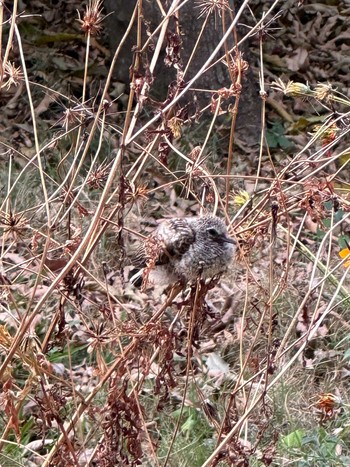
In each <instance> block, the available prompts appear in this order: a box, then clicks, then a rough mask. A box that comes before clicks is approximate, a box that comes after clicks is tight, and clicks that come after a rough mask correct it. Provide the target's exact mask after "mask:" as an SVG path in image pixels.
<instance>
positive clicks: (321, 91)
mask: <svg viewBox="0 0 350 467" xmlns="http://www.w3.org/2000/svg"><path fill="white" fill-rule="evenodd" d="M333 91H334V89H333V88H332V85H331V84H330V83H327V84H325V83H318V84H317V85H316V87H315V89H314V92H315V98H316V99H318V100H320V101H328V100H329V99H330V97H331V96H332V94H333Z"/></svg>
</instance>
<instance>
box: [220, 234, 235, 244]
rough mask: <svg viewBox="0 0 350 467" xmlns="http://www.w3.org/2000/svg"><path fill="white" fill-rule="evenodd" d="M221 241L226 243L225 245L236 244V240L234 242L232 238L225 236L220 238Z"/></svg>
mask: <svg viewBox="0 0 350 467" xmlns="http://www.w3.org/2000/svg"><path fill="white" fill-rule="evenodd" d="M222 239H223V241H224V242H226V243H233V244H234V243H236V240H234V239H233V238H231V237H226V235H225V236H224V237H222Z"/></svg>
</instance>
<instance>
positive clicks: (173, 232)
mask: <svg viewBox="0 0 350 467" xmlns="http://www.w3.org/2000/svg"><path fill="white" fill-rule="evenodd" d="M156 233H157V237H158V238H159V240H160V241H161V242H162V244H163V249H164V255H165V256H167V257H168V258H169V257H175V256H182V255H183V254H185V253H186V251H188V249H189V248H190V246H191V245H192V243H194V241H195V240H196V235H195V231H194V229H193V228H192V227H191V225H190V224H189V222H187V219H181V218H175V219H169V220H167V221H164V222H162V223H161V224H160V226H159V227H158V229H157V232H156ZM161 259H162V258H160V260H161ZM164 259H165V258H164ZM165 262H167V261H166V260H165Z"/></svg>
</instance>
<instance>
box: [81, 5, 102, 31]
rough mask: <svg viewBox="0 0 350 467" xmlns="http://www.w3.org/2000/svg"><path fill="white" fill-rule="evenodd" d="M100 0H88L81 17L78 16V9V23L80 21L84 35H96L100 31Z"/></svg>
mask: <svg viewBox="0 0 350 467" xmlns="http://www.w3.org/2000/svg"><path fill="white" fill-rule="evenodd" d="M101 5H102V0H90V1H89V3H88V6H87V7H86V10H85V13H84V16H83V19H81V18H80V13H79V11H78V16H79V19H78V21H79V23H81V26H80V27H81V29H82V30H83V31H84V32H85V34H86V35H91V36H98V35H99V34H100V33H101V31H102V24H101V23H102V21H103V20H104V18H105V17H104V16H103V15H102V7H101Z"/></svg>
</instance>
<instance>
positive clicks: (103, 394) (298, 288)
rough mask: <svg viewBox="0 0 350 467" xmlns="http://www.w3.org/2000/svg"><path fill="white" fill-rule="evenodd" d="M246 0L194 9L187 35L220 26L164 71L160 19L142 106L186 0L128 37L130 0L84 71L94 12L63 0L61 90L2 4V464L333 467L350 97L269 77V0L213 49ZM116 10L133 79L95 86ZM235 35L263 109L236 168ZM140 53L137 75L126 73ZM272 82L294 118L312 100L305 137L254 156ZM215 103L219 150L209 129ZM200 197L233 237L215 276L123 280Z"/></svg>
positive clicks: (238, 80)
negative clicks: (211, 72)
mask: <svg viewBox="0 0 350 467" xmlns="http://www.w3.org/2000/svg"><path fill="white" fill-rule="evenodd" d="M164 3H165V2H162V4H164ZM248 4H249V2H248V1H245V2H243V4H242V7H241V8H240V9H239V10H238V11H237V12H236V14H234V12H233V10H232V8H230V7H229V6H230V4H229V2H226V1H221V2H214V1H213V2H211V1H205V2H204V1H202V2H200V5H199V10H198V15H199V16H200V20H201V21H202V22H203V28H202V31H203V33H204V32H205V28H206V27H209V25H208V24H209V19H210V17H211V15H215V17H216V23H217V26H216V27H217V29H218V38H217V43H216V44H214V45H213V50H212V53H211V55H210V56H208V57H203V67H202V68H201V69H199V70H198V72H197V74H196V75H195V76H193V77H192V78H191V79H189V80H187V79H185V80H183V72H184V71H185V70H186V69H187V66H188V65H189V63H187V64H182V66H181V67H180V66H178V63H179V56H178V55H181V47H180V43H181V41H183V42H184V43H185V42H186V32H184V37H181V36H180V35H179V34H178V31H175V32H174V31H173V35H172V36H171V37H172V38H171V41H172V42H171V44H170V45H171V47H170V45H169V44H168V46H169V47H168V49H167V57H166V61H167V64H168V66H169V69H170V68H172V67H174V68H175V69H176V73H177V80H176V83H175V84H174V87H173V88H171V89H170V90H169V95H168V99H167V100H166V102H163V103H158V104H157V105H155V104H154V101H153V102H152V105H151V104H150V102H151V98H150V96H151V95H152V91H153V88H152V86H153V81H152V79H151V77H152V74H153V72H154V70H155V66H156V65H157V63H158V62H159V61H160V60H161V59H160V52H161V49H162V44H163V42H164V40H166V39H164V38H167V37H168V40H169V36H167V31H168V30H169V28H170V26H169V21H170V18H171V17H172V16H173V15H176V17H177V18H178V19H179V21H180V22H181V18H182V16H181V15H182V8H183V5H184V2H183V3H181V2H179V1H176V0H174V1H173V2H168V6H167V8H165V6H164V5H163V7H164V9H165V10H166V11H165V14H164V18H163V21H162V22H161V23H160V24H159V27H158V28H157V30H156V31H154V32H153V33H151V36H150V37H149V38H148V39H147V42H146V43H145V42H142V41H143V38H142V37H143V36H142V34H141V29H142V27H143V23H142V2H141V1H139V2H137V3H136V5H135V9H134V13H133V15H132V17H131V18H130V23H129V27H128V29H127V30H126V32H125V36H124V39H123V40H122V41H121V42H120V44H119V45H118V47H117V50H116V52H115V54H114V56H113V57H112V58H111V61H110V65H109V67H108V70H107V75H106V76H104V78H103V80H101V81H100V82H99V83H98V85H97V84H96V79H95V78H94V76H93V75H92V76H90V71H91V67H90V60H91V57H94V59H95V58H96V53H97V52H96V51H97V50H102V46H101V45H100V44H99V41H98V35H99V34H100V33H102V32H103V28H104V14H105V13H104V11H103V5H102V3H101V2H100V1H95V0H91V1H90V2H89V5H88V6H87V7H86V9H85V11H80V12H79V18H78V19H79V23H78V24H79V27H80V28H81V31H80V32H78V31H77V30H76V29H75V30H74V29H73V30H72V31H71V33H72V34H73V35H76V36H79V34H80V37H82V35H83V34H84V35H85V37H86V40H85V42H82V44H83V45H80V52H81V51H84V53H85V58H84V59H82V56H79V58H80V59H82V63H80V65H81V67H82V68H81V69H82V70H83V71H82V74H81V76H80V78H79V79H76V77H73V75H70V76H69V78H68V79H70V80H71V82H70V83H69V84H70V85H71V87H72V89H73V91H74V92H73V93H72V95H73V96H74V97H72V95H70V94H69V93H68V92H66V91H64V86H63V85H62V86H61V87H60V86H57V83H56V82H54V81H50V80H48V81H46V80H45V74H44V73H43V77H41V81H40V80H39V79H38V76H39V75H38V74H36V73H35V68H33V67H27V65H26V63H28V61H29V58H30V57H28V56H27V55H26V54H27V53H28V50H30V49H29V48H28V46H27V45H26V44H25V42H24V41H23V40H22V34H24V35H25V31H26V30H25V29H24V28H23V27H22V28H20V27H19V24H21V25H22V26H23V24H27V25H28V24H31V21H34V19H33V18H32V17H30V16H29V17H28V18H27V17H23V18H20V17H19V16H17V13H18V3H17V2H16V1H14V2H13V6H12V7H11V8H13V9H12V10H9V9H8V8H10V7H8V6H5V5H3V4H0V16H1V17H2V18H3V20H6V22H3V21H2V22H0V23H1V24H2V35H1V37H2V38H3V42H4V43H3V44H2V50H3V53H2V57H3V58H2V63H3V67H2V75H1V76H2V81H1V89H2V95H1V100H2V103H3V105H7V106H8V107H7V111H6V126H7V129H6V131H7V132H5V134H6V135H7V136H8V138H2V141H1V142H0V146H1V154H0V158H1V164H2V165H1V169H0V177H1V186H2V199H1V206H0V209H1V237H0V238H1V262H2V269H1V274H0V284H1V289H0V290H1V312H0V320H1V326H0V352H1V355H2V363H1V367H0V375H1V384H2V393H1V399H0V404H1V407H2V410H3V417H2V423H1V430H2V435H1V442H0V445H1V449H2V454H1V456H2V457H1V462H2V463H4V465H5V463H6V462H7V461H8V459H10V460H11V462H17V461H18V463H19V465H42V466H66V465H77V466H78V465H98V466H112V465H137V464H143V465H174V466H175V465H203V466H209V465H235V466H236V465H237V466H241V465H242V466H243V465H271V464H272V465H310V464H307V462H309V461H310V459H312V462H313V464H312V465H320V466H321V465H348V464H346V462H347V460H348V459H349V449H348V442H349V436H348V431H349V430H348V422H347V416H348V405H347V404H348V400H347V398H348V396H347V382H346V377H347V375H348V369H347V361H348V359H349V355H348V352H347V349H348V341H349V338H348V335H349V324H348V321H349V314H350V313H349V303H348V284H349V279H348V277H347V276H348V271H349V269H348V264H347V262H348V259H347V254H348V251H347V249H346V248H347V242H348V238H349V236H348V233H347V232H348V231H349V227H348V225H349V212H350V203H349V201H348V183H347V180H348V178H349V177H348V175H347V165H348V162H349V155H348V154H349V147H348V145H347V133H348V129H349V123H348V122H349V119H348V108H349V105H350V100H349V98H348V97H347V96H346V95H343V94H342V93H340V92H339V91H338V90H337V89H335V87H332V86H331V85H330V84H329V83H327V84H319V83H318V84H317V83H315V85H312V84H303V83H300V82H288V80H281V79H280V77H279V76H278V75H275V76H271V75H272V73H271V72H269V73H268V75H267V76H265V64H264V56H263V44H264V41H266V40H269V39H268V38H269V34H273V33H274V29H271V28H272V27H273V23H271V20H272V19H273V20H274V21H277V20H278V18H279V17H280V14H277V15H276V12H277V10H276V6H278V2H277V1H276V2H274V3H273V4H272V5H271V7H270V8H269V9H268V10H267V11H266V12H265V13H264V14H262V15H261V16H260V18H261V19H254V24H253V26H252V27H250V28H247V29H248V32H247V34H246V36H244V37H243V38H242V39H241V40H240V43H239V44H240V45H239V46H237V47H233V48H232V47H230V45H229V44H230V38H231V36H232V35H233V36H234V37H235V36H236V26H237V24H238V23H239V22H241V21H242V17H241V15H242V13H243V12H244V14H245V18H247V17H249V13H248V12H249V10H248ZM160 6H161V2H159V1H155V2H154V8H159V7H160ZM163 7H162V8H163ZM252 21H253V20H252ZM134 25H137V28H138V31H139V34H138V44H137V49H138V50H140V51H141V52H142V53H141V54H140V55H138V54H135V60H134V69H132V73H131V75H132V78H131V83H130V92H129V94H128V95H124V96H119V95H118V96H114V97H113V93H112V91H113V82H112V75H113V70H114V69H115V67H117V66H118V60H119V59H120V53H121V51H122V50H123V47H124V45H125V40H126V38H127V37H128V34H129V33H130V30H131V28H132V27H133V26H134ZM22 31H23V32H22ZM252 36H255V37H256V38H257V40H258V44H259V46H258V48H257V50H259V54H260V55H259V69H260V98H261V109H262V110H261V111H262V116H263V118H262V126H261V128H260V129H257V131H260V134H261V138H260V141H261V144H260V148H259V151H258V153H257V154H253V156H252V155H250V156H249V157H250V160H251V161H252V160H253V163H251V164H250V165H251V166H252V167H249V164H248V163H242V159H243V158H242V157H239V155H238V152H239V151H238V149H237V147H236V146H234V145H233V142H234V141H235V139H236V132H235V127H236V116H237V111H238V112H239V103H240V101H241V102H242V100H244V94H241V85H242V83H243V82H244V80H245V79H247V78H246V70H247V67H248V63H247V62H246V60H245V58H244V57H243V56H242V54H241V53H240V46H241V44H243V42H244V41H246V40H247V39H248V38H250V37H252ZM198 39H199V40H200V37H199V38H198ZM56 40H58V39H56ZM151 42H152V43H153V45H154V47H153V48H152V49H148V48H147V46H148V44H149V43H151ZM197 44H198V43H197ZM196 46H197V45H196ZM221 50H224V51H225V52H224V53H223V55H222V56H220V58H218V57H219V54H218V52H219V51H221ZM195 53H196V48H194V50H193V54H192V56H193V55H194V54H195ZM142 54H143V55H142ZM147 54H148V58H149V69H148V72H147V73H146V74H144V75H142V74H140V73H136V70H138V66H139V63H138V60H140V57H142V56H146V55H147ZM130 62H131V56H130ZM220 62H225V63H226V65H227V75H228V79H229V80H230V82H229V84H228V85H227V87H225V88H223V89H216V90H211V91H213V92H212V96H211V99H209V100H208V105H207V106H206V110H207V114H208V112H209V115H210V119H205V118H204V116H205V115H206V114H205V111H204V109H200V110H199V111H198V110H196V115H188V114H187V109H186V103H187V102H190V101H191V99H192V94H191V93H192V89H193V88H195V87H196V81H197V79H198V77H200V76H201V74H202V73H203V72H204V71H205V70H206V69H207V68H208V67H209V66H216V65H217V64H219V63H220ZM51 78H52V77H51ZM77 83H78V84H79V85H78V84H77ZM267 87H268V88H269V90H270V92H271V95H270V97H269V98H268V97H267V91H266V90H267ZM77 89H78V90H79V93H80V94H79V95H78V96H77V95H76V90H77ZM283 95H284V96H286V97H288V98H290V99H291V98H292V99H295V101H298V100H300V101H301V100H302V99H303V98H307V102H308V104H309V106H308V108H309V112H310V114H309V115H308V117H310V115H311V113H312V112H313V109H314V108H316V109H318V110H319V111H320V112H321V113H322V112H323V114H324V115H325V116H324V118H323V119H322V120H321V119H320V120H321V123H320V124H319V126H318V127H317V128H316V129H315V130H314V132H313V133H312V134H309V133H307V131H305V130H304V131H302V132H301V133H302V138H303V139H302V143H303V144H300V141H298V137H297V136H294V139H295V144H296V145H295V146H294V147H295V148H296V150H295V153H294V154H293V156H292V157H290V156H288V155H287V154H286V153H285V152H281V151H276V152H275V153H273V154H272V153H271V152H270V150H269V147H268V144H267V140H266V137H265V135H266V133H265V129H266V128H265V122H266V116H267V115H269V113H268V110H267V109H271V107H267V105H270V106H272V107H273V108H274V109H278V113H279V114H280V115H282V116H283V117H285V118H286V120H287V121H288V119H289V118H290V115H289V114H288V112H287V111H286V109H285V107H284V105H283V101H282V96H283ZM126 97H127V99H126ZM184 102H185V103H184ZM122 103H123V104H122ZM119 105H120V106H122V105H124V106H125V107H124V109H123V110H122V111H121V110H120V107H119ZM160 108H161V112H160ZM12 109H15V110H14V113H11V112H12ZM45 112H46V113H45ZM48 114H49V115H50V117H48V118H46V119H45V115H46V116H47V115H48ZM22 115H23V117H22ZM222 115H224V116H225V118H227V120H226V121H227V122H229V123H228V124H227V129H228V135H229V136H228V138H227V140H226V143H225V144H226V147H227V151H226V153H227V158H225V159H223V161H224V162H223V161H222V160H219V158H218V156H217V155H216V154H214V153H213V151H212V150H211V148H212V146H211V143H210V142H211V140H212V139H213V138H214V136H215V134H216V133H217V131H216V129H218V128H219V130H220V129H222V128H223V126H224V123H223V117H222ZM4 118H5V117H4ZM54 119H55V121H52V120H54ZM195 119H199V123H198V127H200V131H201V133H200V134H202V133H203V137H202V138H201V144H200V146H198V145H197V144H195V143H194V140H193V139H192V138H193V134H194V132H195V131H196V127H195V125H196V124H194V123H193V121H194V120H195ZM280 136H281V139H280V141H283V138H282V135H280ZM276 138H277V140H278V135H277V136H276ZM276 138H275V139H276ZM277 142H278V141H277ZM298 143H299V146H298ZM220 144H221V143H220ZM249 157H248V155H247V159H249ZM206 211H209V212H212V213H216V214H218V215H220V216H222V217H223V218H225V220H226V221H227V224H228V225H229V226H230V232H231V233H232V235H234V236H236V238H237V240H238V241H239V251H238V252H237V257H236V258H235V261H234V265H233V266H232V269H231V270H230V271H229V273H228V274H227V275H226V276H224V277H222V278H220V279H216V280H213V281H211V282H209V283H207V284H205V283H203V282H201V281H200V280H198V281H197V283H196V284H194V285H193V286H192V287H188V288H187V289H186V290H185V289H184V288H182V287H181V286H179V285H178V284H177V285H175V286H174V287H173V288H172V289H171V290H167V291H162V290H159V289H158V288H154V290H146V291H140V290H138V289H137V288H135V287H134V286H133V285H132V284H130V283H129V281H128V277H129V274H130V272H131V269H132V266H131V265H130V262H129V260H128V258H129V253H130V251H131V249H132V246H133V243H135V242H136V241H137V240H138V239H139V237H140V234H141V233H142V234H147V233H148V232H149V231H150V230H151V229H152V228H154V226H155V225H156V222H155V220H156V219H159V218H164V217H169V216H181V215H193V214H199V213H201V212H206ZM341 250H342V251H343V253H342V258H340V257H339V252H340V251H341ZM293 463H294V464H293ZM11 465H14V464H11Z"/></svg>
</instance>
